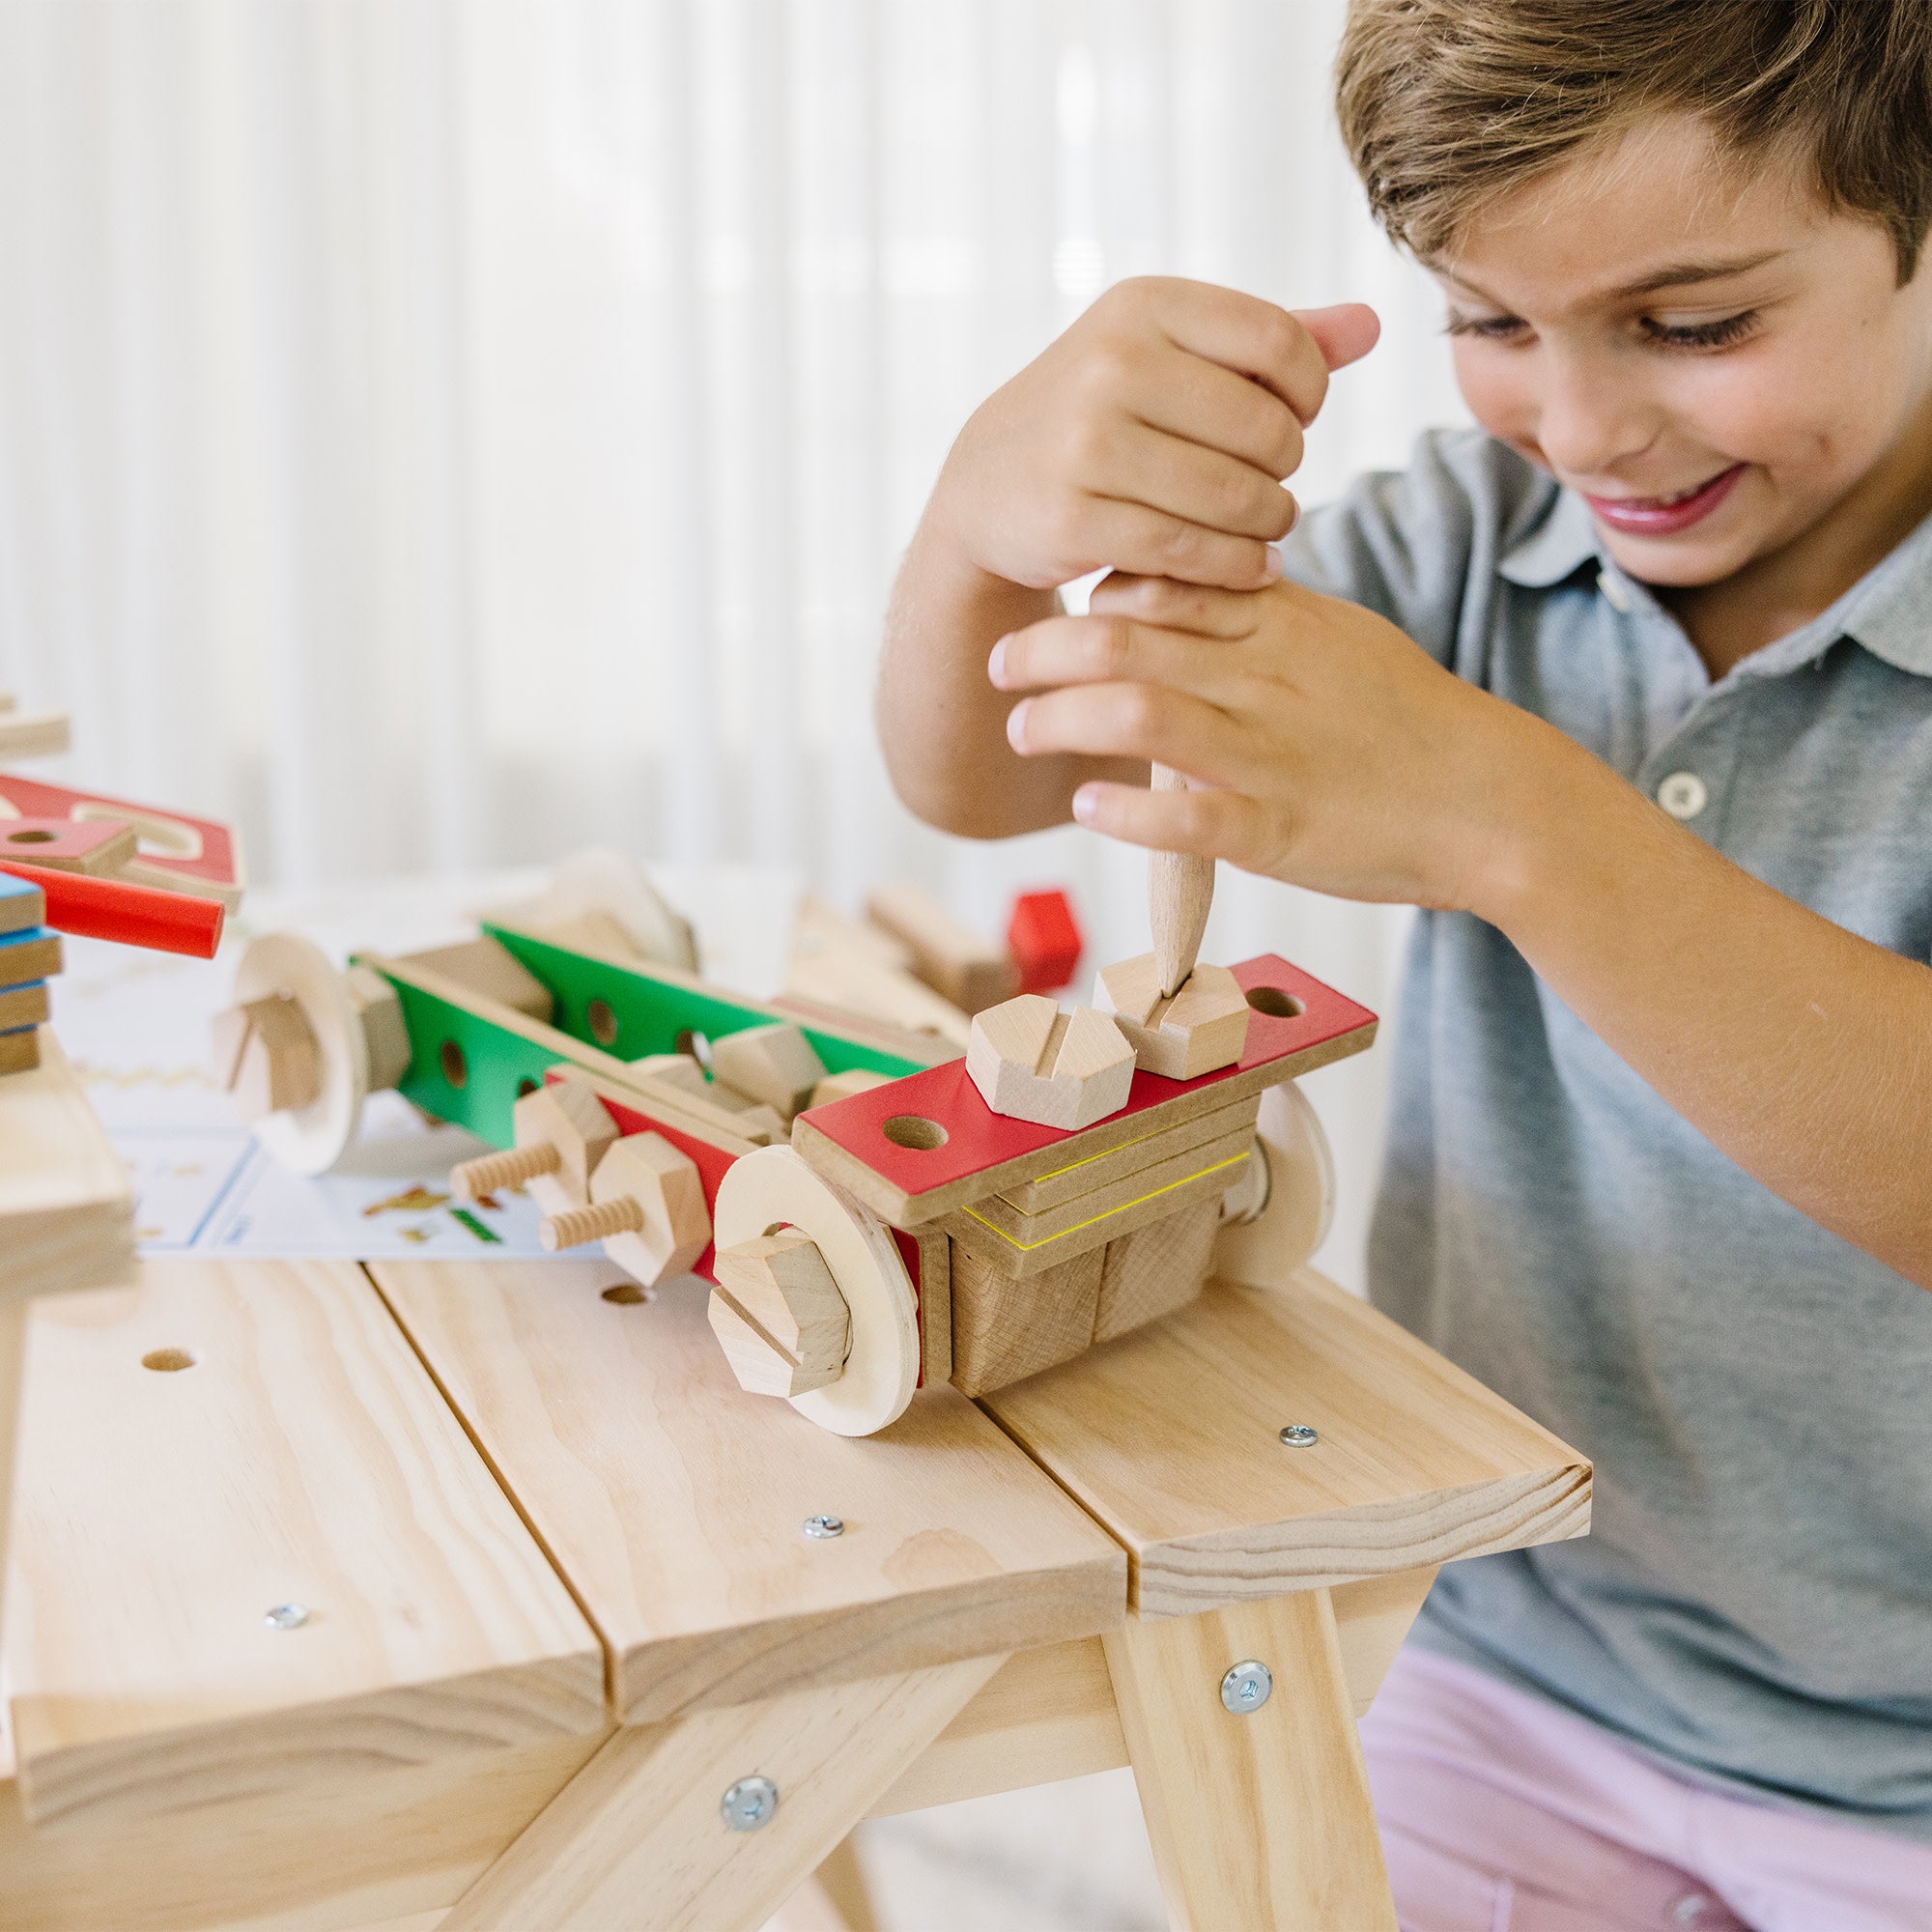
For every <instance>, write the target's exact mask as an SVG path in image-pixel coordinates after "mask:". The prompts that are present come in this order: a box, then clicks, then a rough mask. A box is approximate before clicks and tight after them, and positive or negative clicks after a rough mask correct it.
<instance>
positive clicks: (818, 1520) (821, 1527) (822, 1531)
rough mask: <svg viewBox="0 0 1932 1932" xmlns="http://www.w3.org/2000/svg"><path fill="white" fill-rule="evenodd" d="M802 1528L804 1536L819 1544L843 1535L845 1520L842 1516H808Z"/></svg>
mask: <svg viewBox="0 0 1932 1932" xmlns="http://www.w3.org/2000/svg"><path fill="white" fill-rule="evenodd" d="M804 1526H805V1533H806V1535H808V1536H810V1537H812V1538H814V1539H816V1540H817V1541H818V1542H820V1543H823V1542H827V1541H829V1540H830V1539H831V1538H832V1537H835V1536H843V1535H844V1534H845V1519H844V1518H843V1517H842V1516H809V1517H807V1518H806V1520H805V1525H804Z"/></svg>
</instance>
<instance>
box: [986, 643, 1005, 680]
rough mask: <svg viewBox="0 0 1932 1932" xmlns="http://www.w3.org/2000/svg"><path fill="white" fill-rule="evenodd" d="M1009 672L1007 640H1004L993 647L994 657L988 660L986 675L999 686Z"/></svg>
mask: <svg viewBox="0 0 1932 1932" xmlns="http://www.w3.org/2000/svg"><path fill="white" fill-rule="evenodd" d="M1006 672H1007V640H1006V639H1004V638H1002V639H1000V641H999V642H998V643H997V644H995V645H994V646H993V653H992V655H991V656H990V657H989V658H988V659H987V660H986V675H987V676H988V677H989V678H991V679H992V681H993V682H994V683H995V684H998V683H999V681H1000V680H1001V678H1003V677H1004V676H1005V675H1006Z"/></svg>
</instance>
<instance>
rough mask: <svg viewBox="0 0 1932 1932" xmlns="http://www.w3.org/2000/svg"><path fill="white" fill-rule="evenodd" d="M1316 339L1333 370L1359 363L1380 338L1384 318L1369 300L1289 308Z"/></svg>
mask: <svg viewBox="0 0 1932 1932" xmlns="http://www.w3.org/2000/svg"><path fill="white" fill-rule="evenodd" d="M1289 313H1290V314H1291V315H1293V317H1294V319H1295V321H1296V322H1298V323H1300V325H1301V326H1302V327H1303V328H1305V329H1307V331H1308V332H1309V334H1310V335H1312V336H1313V337H1314V338H1315V346H1316V347H1317V348H1318V349H1320V350H1321V359H1322V360H1323V361H1324V362H1325V363H1327V365H1328V368H1329V370H1330V371H1331V373H1332V372H1333V371H1334V370H1337V369H1346V368H1347V367H1348V366H1349V364H1350V362H1359V361H1360V360H1361V359H1362V357H1363V356H1364V355H1367V354H1368V353H1369V351H1370V350H1371V349H1373V348H1374V347H1375V346H1376V344H1377V342H1378V341H1379V340H1380V339H1381V332H1382V319H1381V317H1380V316H1378V314H1377V313H1376V312H1375V310H1374V309H1372V308H1371V307H1370V306H1369V305H1368V303H1367V302H1336V303H1335V304H1334V305H1333V306H1332V307H1330V308H1297V309H1291V310H1290V311H1289Z"/></svg>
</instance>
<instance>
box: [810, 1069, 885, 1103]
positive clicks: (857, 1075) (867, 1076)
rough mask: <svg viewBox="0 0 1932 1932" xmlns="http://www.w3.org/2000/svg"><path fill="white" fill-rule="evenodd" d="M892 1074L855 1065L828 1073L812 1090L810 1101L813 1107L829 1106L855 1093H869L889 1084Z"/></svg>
mask: <svg viewBox="0 0 1932 1932" xmlns="http://www.w3.org/2000/svg"><path fill="white" fill-rule="evenodd" d="M891 1081H892V1075H891V1074H889V1073H874V1072H873V1071H872V1070H871V1068H870V1067H868V1066H854V1067H851V1068H849V1069H848V1070H847V1071H846V1072H843V1073H828V1074H827V1075H826V1076H825V1078H824V1079H823V1080H821V1081H820V1082H819V1083H818V1085H817V1086H816V1087H814V1088H813V1089H812V1090H811V1099H810V1102H809V1103H808V1104H809V1105H810V1106H813V1107H829V1106H830V1105H831V1104H832V1103H833V1101H835V1100H843V1099H846V1098H848V1097H849V1096H850V1095H852V1094H869V1093H870V1092H871V1091H872V1089H873V1088H874V1087H885V1086H889V1085H890V1084H891Z"/></svg>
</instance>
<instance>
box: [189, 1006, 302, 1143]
mask: <svg viewBox="0 0 1932 1932" xmlns="http://www.w3.org/2000/svg"><path fill="white" fill-rule="evenodd" d="M210 1041H211V1045H212V1048H213V1054H212V1060H213V1065H212V1068H211V1070H212V1072H213V1077H214V1079H215V1081H216V1083H217V1084H218V1085H219V1086H222V1087H225V1088H226V1089H227V1090H228V1094H229V1097H230V1098H231V1099H232V1100H233V1102H234V1104H235V1111H236V1113H237V1114H238V1115H240V1117H241V1119H242V1120H244V1121H248V1122H255V1121H261V1120H266V1119H267V1118H268V1117H269V1116H270V1114H280V1113H285V1112H289V1111H292V1110H294V1109H296V1108H299V1107H306V1106H308V1105H309V1104H310V1103H311V1102H312V1101H313V1100H314V1099H315V1098H316V1096H317V1094H320V1093H321V1092H322V1055H321V1051H320V1049H319V1047H318V1045H317V1042H316V1037H315V1034H314V1032H313V1030H312V1029H311V1028H310V1026H309V1023H308V1020H307V1018H306V1016H305V1015H304V1014H303V1012H302V1009H301V1008H300V1007H299V1006H298V1004H297V1003H296V1001H295V1000H293V999H292V998H291V997H290V996H289V995H288V994H286V993H270V994H268V995H266V996H265V997H264V998H262V999H259V1000H249V1001H247V1002H245V1003H244V1004H242V1005H241V1006H235V1007H230V1008H229V1009H227V1010H226V1011H225V1012H221V1013H217V1014H216V1015H215V1018H214V1022H213V1027H212V1028H211V1030H210Z"/></svg>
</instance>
